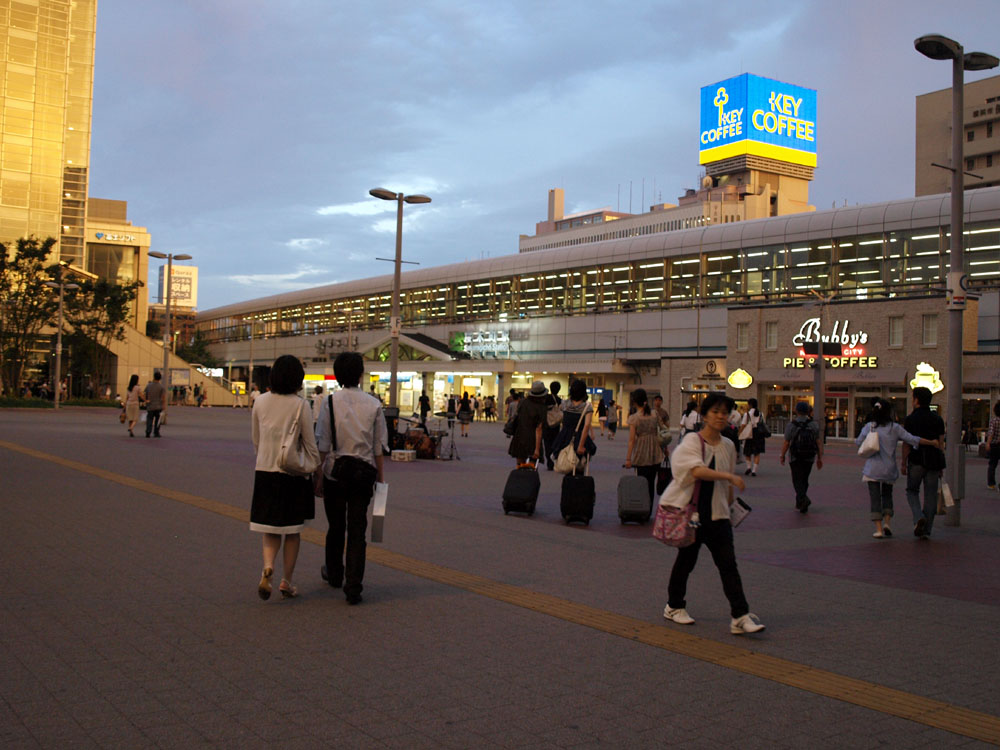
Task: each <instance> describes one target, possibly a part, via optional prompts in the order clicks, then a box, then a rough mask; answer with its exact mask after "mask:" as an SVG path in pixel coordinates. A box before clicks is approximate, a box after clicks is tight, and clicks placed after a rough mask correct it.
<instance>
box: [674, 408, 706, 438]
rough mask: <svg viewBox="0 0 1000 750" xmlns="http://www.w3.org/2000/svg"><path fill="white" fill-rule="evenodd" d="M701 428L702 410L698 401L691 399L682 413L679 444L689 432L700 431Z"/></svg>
mask: <svg viewBox="0 0 1000 750" xmlns="http://www.w3.org/2000/svg"><path fill="white" fill-rule="evenodd" d="M700 429H701V412H700V411H699V410H698V402H697V401H695V400H694V399H691V400H690V401H688V402H687V406H686V407H684V411H683V412H682V413H681V425H680V428H679V429H678V435H677V438H678V444H680V441H681V440H683V439H684V436H685V435H687V434H688V433H689V432H698V430H700Z"/></svg>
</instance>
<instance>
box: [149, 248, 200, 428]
mask: <svg viewBox="0 0 1000 750" xmlns="http://www.w3.org/2000/svg"><path fill="white" fill-rule="evenodd" d="M149 257H150V258H160V259H161V260H163V259H165V260H166V261H167V277H166V279H164V282H163V283H164V285H165V286H166V288H167V294H166V296H167V309H166V312H165V315H166V321H165V324H164V326H163V390H164V393H166V394H167V398H165V399H164V404H163V412H162V413H161V414H160V421H161V422H162V421H163V418H164V417H165V416H166V415H167V403H168V402H169V401H170V398H169V394H170V338H171V335H170V329H171V328H172V327H173V326H172V325H171V324H170V273H171V271H173V270H174V261H175V260H191V256H190V255H188V254H186V253H178V254H177V255H174V254H173V253H160V252H157V251H155V250H150V251H149Z"/></svg>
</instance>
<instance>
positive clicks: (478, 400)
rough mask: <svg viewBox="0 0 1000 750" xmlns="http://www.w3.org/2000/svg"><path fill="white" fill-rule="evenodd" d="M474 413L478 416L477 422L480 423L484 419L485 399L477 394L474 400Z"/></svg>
mask: <svg viewBox="0 0 1000 750" xmlns="http://www.w3.org/2000/svg"><path fill="white" fill-rule="evenodd" d="M472 411H473V412H474V414H475V416H476V421H477V422H480V421H482V419H483V399H482V397H481V396H480V395H479V394H478V393H477V394H476V395H475V397H473V399H472Z"/></svg>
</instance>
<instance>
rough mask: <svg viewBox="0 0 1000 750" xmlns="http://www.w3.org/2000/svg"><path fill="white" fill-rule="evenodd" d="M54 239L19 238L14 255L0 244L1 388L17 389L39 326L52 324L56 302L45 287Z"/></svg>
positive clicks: (37, 337) (48, 279)
mask: <svg viewBox="0 0 1000 750" xmlns="http://www.w3.org/2000/svg"><path fill="white" fill-rule="evenodd" d="M55 244H56V241H55V238H53V237H49V238H47V239H45V240H44V241H39V240H38V239H37V238H35V237H22V238H21V239H19V240H18V241H17V249H16V250H15V251H14V255H13V257H11V256H10V254H9V252H8V249H7V246H6V245H4V244H2V243H0V390H8V389H9V390H16V389H17V388H18V386H19V385H20V383H21V375H22V373H23V372H24V367H25V365H27V364H28V363H29V361H30V359H31V354H32V351H33V350H34V348H35V346H36V344H37V342H38V339H39V338H40V336H39V334H40V332H41V330H42V328H43V327H44V326H45V325H47V324H49V323H51V322H52V319H53V317H54V316H55V311H56V309H57V307H58V301H57V299H56V297H55V296H54V295H53V294H52V293H51V291H50V290H49V289H48V288H47V287H46V286H45V282H46V281H51V280H52V276H51V274H50V273H49V272H48V271H47V270H46V267H47V265H48V263H47V261H48V257H49V254H50V253H51V252H52V248H53V247H54V246H55Z"/></svg>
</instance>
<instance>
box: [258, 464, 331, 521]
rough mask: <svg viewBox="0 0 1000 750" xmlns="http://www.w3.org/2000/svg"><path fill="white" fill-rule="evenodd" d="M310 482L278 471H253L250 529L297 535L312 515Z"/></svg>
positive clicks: (313, 506)
mask: <svg viewBox="0 0 1000 750" xmlns="http://www.w3.org/2000/svg"><path fill="white" fill-rule="evenodd" d="M315 502H316V501H315V499H314V497H313V486H312V482H311V481H310V480H309V478H308V477H296V476H292V475H291V474H283V473H282V472H280V471H257V472H254V480H253V502H252V503H251V505H250V530H251V531H260V532H263V533H267V534H297V533H299V532H300V531H302V527H303V526H304V525H305V521H306V519H307V518H313V517H314V515H315V513H314V511H313V508H315Z"/></svg>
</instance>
